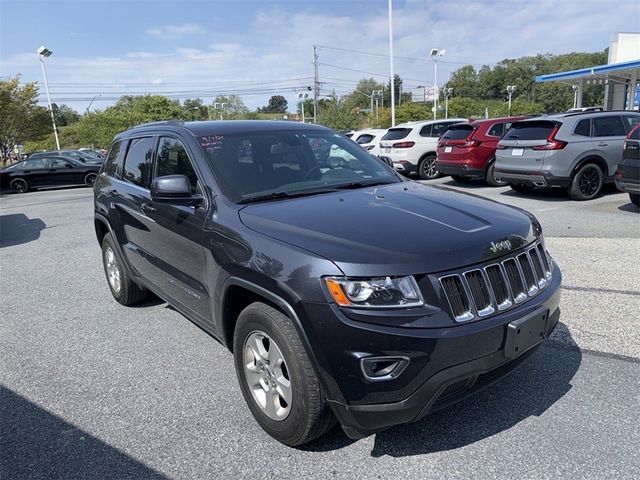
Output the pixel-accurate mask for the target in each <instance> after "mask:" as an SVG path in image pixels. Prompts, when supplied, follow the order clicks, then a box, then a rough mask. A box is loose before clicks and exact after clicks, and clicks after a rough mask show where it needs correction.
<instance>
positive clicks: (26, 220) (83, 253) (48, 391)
mask: <svg viewBox="0 0 640 480" xmlns="http://www.w3.org/2000/svg"><path fill="white" fill-rule="evenodd" d="M431 183H433V184H436V185H441V186H444V187H447V188H455V189H458V190H461V191H465V192H468V193H472V194H476V195H481V196H485V197H488V198H491V199H494V200H497V201H501V202H504V203H508V204H512V205H516V206H519V207H522V208H526V209H528V210H530V211H532V212H533V213H534V214H535V215H536V216H537V217H538V218H539V220H540V221H541V223H542V226H543V229H544V233H545V238H546V242H547V247H548V249H549V250H550V252H551V254H552V255H553V256H554V257H555V259H556V260H557V261H558V263H559V264H560V266H561V268H562V269H563V274H564V286H563V292H562V295H563V299H562V303H561V307H562V316H561V322H562V323H561V324H560V325H559V327H558V329H557V330H556V332H555V333H554V335H553V336H552V338H551V339H549V340H548V341H547V343H546V344H545V345H544V346H543V347H541V348H540V349H539V350H538V352H537V353H536V354H535V355H534V356H532V357H531V359H529V360H528V361H527V362H526V363H525V365H524V366H523V367H522V368H520V369H518V370H516V371H515V372H514V373H513V374H512V375H511V376H509V377H507V378H505V379H504V380H502V381H501V382H499V383H497V384H496V385H494V386H492V387H490V388H488V389H487V390H484V391H483V392H482V393H480V394H479V395H476V396H475V397H473V398H471V399H469V400H466V401H464V402H462V403H460V404H458V405H455V406H453V407H450V408H448V409H446V410H443V411H441V412H439V413H437V414H435V415H433V416H431V417H427V418H425V419H423V420H421V421H420V422H417V423H415V424H411V425H405V426H400V427H396V428H393V429H390V430H388V431H385V432H383V433H380V434H377V435H375V436H371V437H368V438H365V439H363V440H360V441H355V442H354V441H351V440H348V439H347V438H346V437H345V436H344V435H343V434H342V432H341V431H339V430H335V431H333V432H331V433H330V434H329V435H327V436H326V437H324V438H323V439H321V440H320V441H319V442H317V443H315V444H313V445H311V446H307V447H305V448H302V449H292V448H288V447H285V446H283V445H281V444H279V443H277V442H276V441H274V440H272V439H271V438H270V437H269V436H267V434H265V433H264V432H263V431H262V430H261V429H260V427H259V426H258V425H257V423H256V422H255V421H254V420H253V418H252V417H251V415H250V412H249V410H248V408H247V407H246V405H245V403H244V401H243V399H242V395H241V392H240V389H239V387H238V385H237V381H236V377H235V373H234V370H233V359H232V356H231V355H230V354H229V352H227V351H226V350H225V348H224V347H222V345H220V344H219V343H217V342H216V341H215V340H214V339H213V338H211V337H210V336H208V335H207V334H205V333H204V332H203V331H201V330H200V329H199V328H198V327H196V326H195V325H193V324H192V323H190V322H189V321H188V320H186V319H185V318H184V317H182V316H181V315H180V314H178V313H177V312H176V311H175V310H173V309H172V308H171V307H169V306H168V305H167V304H165V303H163V302H161V301H159V300H155V301H151V302H149V303H147V304H146V305H144V306H141V307H138V308H126V307H122V306H120V305H119V304H118V303H116V302H115V301H114V300H113V299H112V298H111V295H110V293H109V290H108V288H107V286H106V284H105V279H104V274H103V271H102V265H101V260H100V251H99V247H98V244H97V242H96V239H95V235H94V232H93V221H92V219H93V204H92V192H91V191H90V190H89V189H86V188H76V189H65V190H50V191H41V192H30V193H27V194H23V195H12V194H7V195H3V196H2V197H0V278H1V279H2V285H1V286H0V293H1V301H0V313H1V318H2V320H1V322H0V478H2V479H5V478H6V479H16V480H17V479H26V478H29V479H32V478H43V479H44V478H46V479H54V478H55V479H58V478H59V479H76V478H77V479H86V478H96V479H97V478H100V479H102V478H118V479H120V478H132V479H146V478H170V479H194V478H202V479H204V478H249V477H251V478H350V479H354V478H397V479H402V478H437V479H447V478H482V479H486V478H531V479H533V478H535V479H545V478H576V479H578V478H579V479H585V478H594V479H595V478H616V479H625V478H629V479H635V478H640V453H639V452H640V421H639V414H638V412H639V411H640V395H639V393H638V391H639V390H638V385H640V252H639V251H640V213H638V212H637V209H636V208H635V207H634V206H633V205H632V204H631V203H629V201H628V196H627V195H626V194H621V193H616V192H614V191H613V190H609V191H608V192H607V193H606V194H605V195H603V196H601V197H600V198H598V199H596V200H594V201H590V202H574V201H570V200H569V199H568V198H567V197H566V195H565V194H564V193H562V192H553V191H552V192H546V191H545V192H534V193H532V194H528V195H522V194H515V193H512V192H511V191H510V189H509V188H497V189H491V188H488V187H486V186H482V185H481V184H470V185H465V186H457V185H455V184H454V183H453V182H452V181H451V180H450V179H448V178H443V179H439V180H436V181H434V182H431Z"/></svg>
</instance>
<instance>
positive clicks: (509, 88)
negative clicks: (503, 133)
mask: <svg viewBox="0 0 640 480" xmlns="http://www.w3.org/2000/svg"><path fill="white" fill-rule="evenodd" d="M515 91H516V86H515V85H507V93H508V94H509V115H508V116H509V117H510V116H511V95H513V92H515Z"/></svg>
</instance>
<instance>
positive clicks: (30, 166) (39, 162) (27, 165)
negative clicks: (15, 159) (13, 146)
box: [24, 158, 45, 170]
mask: <svg viewBox="0 0 640 480" xmlns="http://www.w3.org/2000/svg"><path fill="white" fill-rule="evenodd" d="M44 167H45V164H44V159H43V158H36V159H34V160H27V161H26V162H24V169H25V170H39V169H42V168H44Z"/></svg>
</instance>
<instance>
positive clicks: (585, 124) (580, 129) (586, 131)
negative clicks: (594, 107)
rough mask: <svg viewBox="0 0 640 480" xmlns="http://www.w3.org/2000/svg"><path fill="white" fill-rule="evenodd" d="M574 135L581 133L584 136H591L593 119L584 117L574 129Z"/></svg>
mask: <svg viewBox="0 0 640 480" xmlns="http://www.w3.org/2000/svg"><path fill="white" fill-rule="evenodd" d="M573 134H574V135H581V136H583V137H590V136H591V120H590V119H588V118H583V119H582V120H580V121H579V122H578V123H577V124H576V128H575V129H574V130H573Z"/></svg>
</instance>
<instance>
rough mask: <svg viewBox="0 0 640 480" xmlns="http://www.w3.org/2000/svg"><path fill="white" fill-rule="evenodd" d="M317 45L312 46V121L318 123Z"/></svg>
mask: <svg viewBox="0 0 640 480" xmlns="http://www.w3.org/2000/svg"><path fill="white" fill-rule="evenodd" d="M317 49H318V47H316V46H315V45H314V46H313V123H318V90H319V88H318V51H317Z"/></svg>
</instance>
